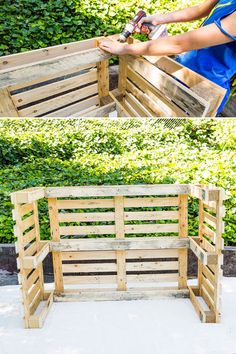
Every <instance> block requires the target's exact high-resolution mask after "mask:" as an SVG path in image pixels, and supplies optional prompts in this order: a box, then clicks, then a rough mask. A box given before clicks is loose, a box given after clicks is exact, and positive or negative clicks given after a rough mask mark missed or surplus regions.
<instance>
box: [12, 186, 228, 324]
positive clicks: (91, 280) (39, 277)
mask: <svg viewBox="0 0 236 354" xmlns="http://www.w3.org/2000/svg"><path fill="white" fill-rule="evenodd" d="M188 196H192V197H196V198H198V199H199V235H198V237H188ZM41 198H47V199H48V207H49V216H50V228H51V239H50V240H49V241H41V240H40V234H39V218H38V212H37V200H39V199H41ZM11 199H12V203H13V204H14V212H13V215H14V219H15V222H16V225H15V236H16V237H17V242H16V247H17V253H18V268H19V282H20V284H21V290H22V299H23V305H24V314H25V317H24V318H25V327H26V328H34V327H40V326H42V324H43V320H44V319H45V317H46V314H47V311H48V309H49V307H50V305H51V303H52V301H53V299H54V301H88V300H102V301H105V300H132V299H133V300H135V299H153V298H158V297H165V296H167V297H190V299H191V301H192V303H193V305H194V307H195V309H196V311H197V313H198V314H199V316H200V318H201V320H202V321H203V322H218V321H219V318H220V310H219V309H220V276H221V270H220V267H221V261H222V257H221V249H222V238H221V235H222V217H223V212H224V211H223V199H224V195H223V190H222V189H220V188H213V187H212V188H209V187H208V186H191V185H134V186H87V187H49V188H43V187H40V188H32V189H26V190H23V191H18V192H15V193H13V194H12V195H11ZM206 210H208V211H206ZM213 214H215V215H213ZM211 228H215V231H212V229H211ZM91 236H93V238H91ZM94 237H95V238H94ZM189 248H190V249H191V250H192V251H193V252H194V254H195V255H196V257H197V258H198V260H199V275H198V286H197V287H190V286H189V287H188V284H187V259H188V258H187V251H188V249H189ZM49 252H52V257H53V268H54V280H55V289H54V290H53V292H51V293H46V292H45V291H44V281H43V272H42V262H43V260H44V259H45V257H46V256H47V255H48V253H49ZM140 283H142V286H141V287H140V286H139V284H140ZM96 284H97V287H96ZM91 287H92V288H91ZM198 296H200V297H202V299H203V300H204V301H205V304H206V306H208V308H209V310H205V309H203V308H202V305H201V303H200V302H199V300H198ZM42 302H44V307H43V308H42V309H41V311H38V310H37V308H38V307H39V306H42ZM40 308H41V307H40Z"/></svg>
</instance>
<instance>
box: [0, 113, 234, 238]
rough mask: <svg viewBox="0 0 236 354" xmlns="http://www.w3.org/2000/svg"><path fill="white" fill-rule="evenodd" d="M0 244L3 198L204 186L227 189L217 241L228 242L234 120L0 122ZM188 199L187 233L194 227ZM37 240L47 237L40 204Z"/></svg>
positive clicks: (7, 219)
mask: <svg viewBox="0 0 236 354" xmlns="http://www.w3.org/2000/svg"><path fill="white" fill-rule="evenodd" d="M0 164H1V166H0V167H1V169H0V243H1V242H7V243H11V242H13V241H14V236H13V222H12V213H11V209H12V205H11V202H10V198H9V194H10V193H11V192H13V191H17V190H19V189H23V188H27V187H32V186H69V185H101V184H140V183H148V184H152V183H211V184H216V185H218V186H222V187H224V188H225V189H226V191H227V197H228V199H227V201H226V203H225V204H226V209H227V215H226V218H225V223H226V227H225V234H224V239H225V243H226V244H227V245H230V244H236V213H235V211H236V189H234V188H233V187H232V186H235V185H236V121H235V120H233V119H225V120H218V121H216V120H198V119H196V120H186V121H182V124H176V125H174V124H173V122H171V120H169V121H168V120H167V121H165V122H164V120H158V119H150V120H145V121H143V120H142V119H120V120H115V119H114V120H112V119H109V120H99V119H93V120H88V119H72V120H71V119H70V120H67V119H55V120H50V119H35V120H30V119H29V120H27V119H22V120H17V119H16V120H15V119H12V120H7V119H6V120H4V119H3V120H0ZM197 208H198V205H197V203H196V201H192V200H191V201H190V227H189V234H190V235H195V234H196V229H197ZM40 217H41V220H42V222H41V234H42V237H43V238H47V237H48V236H49V229H48V211H47V204H46V202H42V203H41V202H40Z"/></svg>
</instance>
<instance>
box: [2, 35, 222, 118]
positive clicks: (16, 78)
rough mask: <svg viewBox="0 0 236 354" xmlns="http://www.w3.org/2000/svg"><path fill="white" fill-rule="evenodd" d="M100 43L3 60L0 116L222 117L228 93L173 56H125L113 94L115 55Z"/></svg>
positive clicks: (77, 44)
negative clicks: (219, 114) (111, 65)
mask: <svg viewBox="0 0 236 354" xmlns="http://www.w3.org/2000/svg"><path fill="white" fill-rule="evenodd" d="M100 39H101V38H93V39H88V40H84V41H79V42H74V43H68V44H63V45H58V46H54V47H48V48H41V49H37V50H33V51H29V52H24V53H19V54H13V55H8V56H3V57H0V117H80V116H83V117H106V116H109V115H110V114H111V113H112V112H113V113H114V112H115V113H116V114H117V115H118V116H121V117H127V116H130V117H181V118H182V117H214V116H215V115H216V112H217V108H218V107H219V105H220V103H221V101H222V99H223V97H224V96H225V90H224V89H223V88H222V87H219V86H218V85H216V84H215V83H213V82H211V81H209V80H207V79H206V78H204V77H202V76H200V75H198V74H196V73H195V72H193V71H191V70H190V69H188V68H186V67H184V66H182V65H181V64H179V63H177V62H176V61H175V60H173V59H171V58H169V57H159V58H158V57H155V58H154V57H132V56H124V57H120V58H119V85H118V89H117V90H116V91H115V92H111V91H109V59H110V58H111V55H110V54H108V53H106V52H103V51H101V50H100V49H99V48H98V47H97V46H98V42H99V40H100ZM111 39H112V40H116V36H112V37H111Z"/></svg>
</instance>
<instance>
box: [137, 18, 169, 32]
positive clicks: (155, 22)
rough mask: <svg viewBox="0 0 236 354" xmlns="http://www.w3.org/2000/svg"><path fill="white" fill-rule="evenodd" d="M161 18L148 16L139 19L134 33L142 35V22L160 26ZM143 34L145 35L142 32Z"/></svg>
mask: <svg viewBox="0 0 236 354" xmlns="http://www.w3.org/2000/svg"><path fill="white" fill-rule="evenodd" d="M161 17H162V15H159V14H155V15H148V16H146V17H143V18H141V20H140V21H139V23H138V26H137V27H136V28H135V32H136V33H142V25H143V23H144V22H148V23H151V24H152V25H154V26H157V25H160V24H161V23H163V22H162V21H161ZM144 33H145V31H144Z"/></svg>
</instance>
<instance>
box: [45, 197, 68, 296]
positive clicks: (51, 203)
mask: <svg viewBox="0 0 236 354" xmlns="http://www.w3.org/2000/svg"><path fill="white" fill-rule="evenodd" d="M48 211H49V219H50V230H51V239H52V240H53V241H54V242H55V243H56V244H59V243H60V232H59V222H58V207H57V200H56V199H55V198H48ZM52 260H53V271H54V282H55V292H56V293H60V292H62V291H64V284H63V276H62V262H61V253H60V252H57V251H56V250H55V251H54V250H53V252H52Z"/></svg>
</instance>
